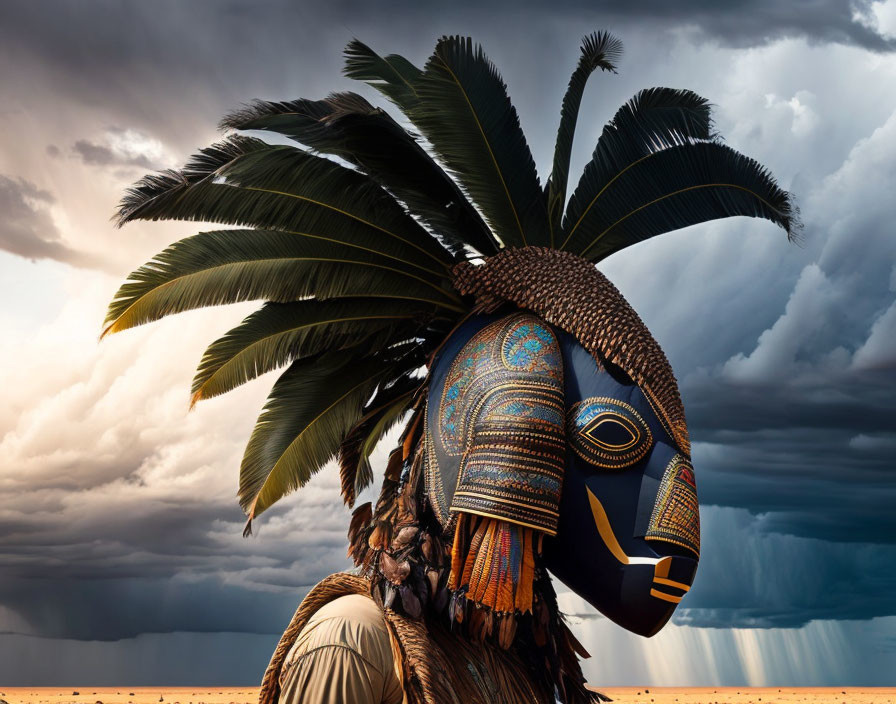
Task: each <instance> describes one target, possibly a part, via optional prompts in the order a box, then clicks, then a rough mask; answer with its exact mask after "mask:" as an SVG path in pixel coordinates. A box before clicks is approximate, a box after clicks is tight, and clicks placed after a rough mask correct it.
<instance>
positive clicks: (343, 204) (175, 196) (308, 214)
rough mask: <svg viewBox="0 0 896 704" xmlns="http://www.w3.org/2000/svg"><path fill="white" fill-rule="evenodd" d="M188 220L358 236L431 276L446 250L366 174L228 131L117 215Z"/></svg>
mask: <svg viewBox="0 0 896 704" xmlns="http://www.w3.org/2000/svg"><path fill="white" fill-rule="evenodd" d="M134 219H143V220H162V219H165V220H192V221H203V222H215V223H226V224H228V225H239V226H252V227H262V228H275V229H279V230H284V231H290V232H302V233H307V234H315V235H318V236H320V237H326V238H330V239H332V240H334V241H341V242H345V243H349V244H356V245H358V246H361V247H365V248H368V249H370V250H372V251H376V252H379V253H381V254H384V255H386V256H390V257H393V258H394V259H396V260H397V261H401V262H405V263H407V264H410V265H412V266H415V267H417V268H419V269H421V270H423V271H427V272H429V273H430V274H431V275H433V276H445V275H446V272H447V266H448V264H450V263H451V262H452V257H451V255H450V254H449V253H448V252H447V251H446V250H445V248H444V247H442V246H441V245H440V244H439V242H438V241H437V240H436V239H435V238H433V237H432V236H431V235H430V234H429V233H428V232H427V231H426V230H425V229H424V228H423V227H422V226H421V225H420V224H419V223H417V222H416V221H415V220H414V219H413V218H412V217H411V216H410V215H409V214H408V213H407V212H406V211H405V210H404V208H402V207H401V205H399V204H398V203H397V202H396V201H395V199H394V198H393V197H392V196H391V195H389V193H387V192H386V191H385V190H383V189H382V188H381V187H380V186H378V185H377V184H376V183H374V182H373V181H372V180H371V179H370V178H368V177H367V176H365V175H363V174H360V173H358V172H357V171H355V170H353V169H349V168H346V167H344V166H341V165H339V164H337V163H335V162H334V161H331V160H329V159H325V158H323V157H319V156H315V155H313V154H309V153H307V152H304V151H302V150H301V149H297V148H295V147H290V146H284V145H269V144H267V143H265V142H263V141H261V140H257V139H251V138H245V137H243V136H240V135H234V136H231V137H230V138H229V139H228V140H227V141H226V142H223V143H221V144H217V145H214V146H212V147H210V148H208V149H204V150H202V151H201V152H200V153H199V154H197V155H195V156H194V157H193V158H192V159H191V161H190V162H188V163H187V165H186V166H185V167H184V169H182V171H180V172H164V173H162V174H151V175H149V176H147V177H145V178H144V179H143V180H142V181H140V182H139V183H138V184H137V185H136V186H135V187H134V188H132V189H131V190H130V191H129V193H128V195H127V196H126V197H125V199H124V201H123V202H122V205H121V211H120V217H119V222H120V223H122V224H123V223H125V222H128V221H130V220H134Z"/></svg>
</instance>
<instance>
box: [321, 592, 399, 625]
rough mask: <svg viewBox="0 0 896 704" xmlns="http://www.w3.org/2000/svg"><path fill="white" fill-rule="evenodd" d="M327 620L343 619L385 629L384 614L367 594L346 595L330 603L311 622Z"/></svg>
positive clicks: (322, 607)
mask: <svg viewBox="0 0 896 704" xmlns="http://www.w3.org/2000/svg"><path fill="white" fill-rule="evenodd" d="M325 618H341V619H345V620H348V621H352V622H357V623H358V624H360V625H364V626H379V625H383V626H384V627H385V622H384V619H383V612H382V610H381V609H380V607H379V606H377V605H376V602H374V600H373V599H371V598H370V597H369V596H367V595H366V594H345V595H343V596H340V597H337V598H335V599H333V600H332V601H328V602H327V603H326V604H324V605H323V606H321V607H320V608H319V609H318V610H317V611H315V612H314V614H313V615H312V617H311V621H315V620H321V619H325Z"/></svg>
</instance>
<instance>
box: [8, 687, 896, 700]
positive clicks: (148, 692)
mask: <svg viewBox="0 0 896 704" xmlns="http://www.w3.org/2000/svg"><path fill="white" fill-rule="evenodd" d="M601 691H602V692H603V693H604V694H607V695H608V696H610V697H611V698H612V699H613V701H614V702H619V704H760V702H761V704H896V687H893V688H889V687H888V688H883V687H878V688H873V687H830V688H816V687H781V688H778V687H765V688H757V687H680V688H679V687H650V688H645V687H602V688H601ZM0 700H3V701H4V702H6V703H7V704H160V703H161V704H256V702H257V701H258V688H257V687H89V686H87V687H55V688H48V687H44V688H29V687H8V688H4V687H2V686H0ZM347 704H348V703H347Z"/></svg>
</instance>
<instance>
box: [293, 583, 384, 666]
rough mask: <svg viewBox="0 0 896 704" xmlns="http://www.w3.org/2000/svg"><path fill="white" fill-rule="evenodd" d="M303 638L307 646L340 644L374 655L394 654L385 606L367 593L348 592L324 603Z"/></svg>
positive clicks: (306, 625)
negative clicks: (378, 603)
mask: <svg viewBox="0 0 896 704" xmlns="http://www.w3.org/2000/svg"><path fill="white" fill-rule="evenodd" d="M299 640H300V641H302V640H304V641H305V648H306V649H307V648H309V647H311V648H315V647H317V648H319V647H322V646H326V645H337V646H341V647H344V648H347V649H349V650H352V651H354V652H356V653H358V654H361V655H364V656H366V657H368V658H369V657H370V654H372V653H376V654H378V655H381V656H385V655H386V654H391V644H390V636H389V630H388V627H387V626H386V620H385V617H384V616H383V612H382V609H380V607H379V606H377V604H376V603H375V602H374V601H373V599H371V598H370V597H369V596H366V595H364V594H347V595H345V596H340V597H337V598H336V599H333V600H332V601H329V602H327V603H326V604H324V605H323V606H321V607H320V608H319V609H318V610H317V611H315V612H314V614H313V615H312V616H311V618H310V619H309V620H308V623H307V624H305V627H304V628H303V629H302V633H301V634H300V635H299Z"/></svg>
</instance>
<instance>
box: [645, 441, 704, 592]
mask: <svg viewBox="0 0 896 704" xmlns="http://www.w3.org/2000/svg"><path fill="white" fill-rule="evenodd" d="M644 537H645V538H646V539H647V540H650V541H657V543H663V542H665V543H671V544H672V545H675V546H678V547H680V548H685V549H686V550H687V551H689V552H690V553H693V555H694V556H695V557H700V507H699V503H698V502H697V483H696V481H695V479H694V469H693V467H691V463H690V462H688V461H687V460H686V459H685V458H684V457H682V456H681V455H679V454H676V455H675V456H674V457H673V458H672V460H671V461H670V462H669V464H668V465H667V466H666V470H665V472H663V479H662V481H661V482H660V486H659V490H658V491H657V494H656V501H655V502H654V506H653V511H652V513H651V515H650V522H649V524H648V526H647V531H646V533H645V534H644ZM655 549H656V550H657V552H660V553H662V552H664V550H663V549H662V548H661V547H660V546H655ZM688 584H690V582H688Z"/></svg>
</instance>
